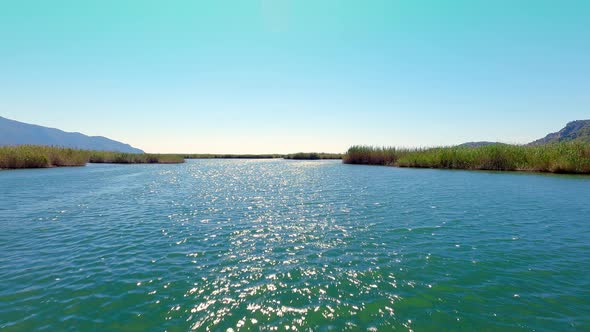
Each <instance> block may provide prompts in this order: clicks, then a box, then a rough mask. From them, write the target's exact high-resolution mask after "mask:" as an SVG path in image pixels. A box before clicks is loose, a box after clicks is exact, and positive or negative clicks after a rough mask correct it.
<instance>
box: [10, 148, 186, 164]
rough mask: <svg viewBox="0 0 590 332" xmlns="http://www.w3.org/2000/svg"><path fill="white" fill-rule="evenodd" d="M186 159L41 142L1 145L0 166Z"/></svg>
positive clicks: (156, 162) (163, 161)
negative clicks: (49, 144) (66, 146)
mask: <svg viewBox="0 0 590 332" xmlns="http://www.w3.org/2000/svg"><path fill="white" fill-rule="evenodd" d="M89 162H91V163H113V164H159V163H182V162H184V158H182V156H178V155H165V154H147V153H142V154H134V153H120V152H107V151H88V150H77V149H70V148H60V147H51V146H38V145H20V146H3V147H0V169H16V168H45V167H62V166H84V165H86V164H87V163H89Z"/></svg>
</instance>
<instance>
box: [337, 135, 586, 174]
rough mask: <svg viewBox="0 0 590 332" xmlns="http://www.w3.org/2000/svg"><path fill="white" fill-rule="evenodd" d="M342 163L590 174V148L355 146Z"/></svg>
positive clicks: (578, 145)
mask: <svg viewBox="0 0 590 332" xmlns="http://www.w3.org/2000/svg"><path fill="white" fill-rule="evenodd" d="M343 162H344V163H347V164H366V165H385V166H398V167H420V168H446V169H469V170H496V171H531V172H551V173H572V174H590V144H589V143H584V142H565V143H556V144H546V145H536V146H530V145H509V144H492V145H487V146H478V147H469V146H462V147H457V146H456V147H437V148H419V149H404V148H401V149H400V148H393V147H372V146H353V147H351V148H350V149H348V152H347V153H346V154H345V155H344V157H343Z"/></svg>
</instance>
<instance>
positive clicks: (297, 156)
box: [283, 152, 342, 160]
mask: <svg viewBox="0 0 590 332" xmlns="http://www.w3.org/2000/svg"><path fill="white" fill-rule="evenodd" d="M283 158H284V159H294V160H320V159H342V154H340V153H324V152H298V153H293V154H288V155H285V156H284V157H283Z"/></svg>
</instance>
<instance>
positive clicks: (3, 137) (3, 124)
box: [0, 116, 144, 153]
mask: <svg viewBox="0 0 590 332" xmlns="http://www.w3.org/2000/svg"><path fill="white" fill-rule="evenodd" d="M23 144H33V145H53V146H61V147H68V148H76V149H84V150H100V151H117V152H128V153H144V152H143V151H142V150H140V149H136V148H134V147H132V146H131V145H129V144H125V143H121V142H117V141H114V140H112V139H108V138H106V137H102V136H86V135H84V134H80V133H68V132H65V131H62V130H59V129H54V128H47V127H42V126H37V125H33V124H28V123H23V122H18V121H14V120H10V119H6V118H3V117H1V116H0V146H2V145H23Z"/></svg>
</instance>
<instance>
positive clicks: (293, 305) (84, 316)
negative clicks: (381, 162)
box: [0, 160, 590, 331]
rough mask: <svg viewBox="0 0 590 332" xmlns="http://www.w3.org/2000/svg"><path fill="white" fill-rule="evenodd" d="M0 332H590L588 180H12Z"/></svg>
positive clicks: (0, 194) (170, 173) (140, 175)
mask: <svg viewBox="0 0 590 332" xmlns="http://www.w3.org/2000/svg"><path fill="white" fill-rule="evenodd" d="M0 198H1V199H0V227H1V228H0V329H1V330H3V331H36V330H46V331H95V330H96V331H187V330H190V329H194V330H198V331H209V330H210V331H247V330H261V331H285V330H287V331H293V330H295V331H331V330H333V331H341V330H351V331H366V330H371V331H391V330H399V331H406V330H414V331H444V330H452V331H473V330H480V331H496V330H506V331H509V330H513V331H531V330H536V331H582V330H586V331H588V330H590V178H589V177H572V176H570V177H568V176H547V175H535V174H516V173H487V172H467V171H443V170H422V169H398V168H388V167H371V166H351V165H342V164H341V163H340V162H338V161H310V162H308V161H284V160H199V161H189V162H188V163H186V164H183V165H128V166H123V165H89V166H87V167H82V168H58V169H45V170H19V171H4V172H0Z"/></svg>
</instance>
